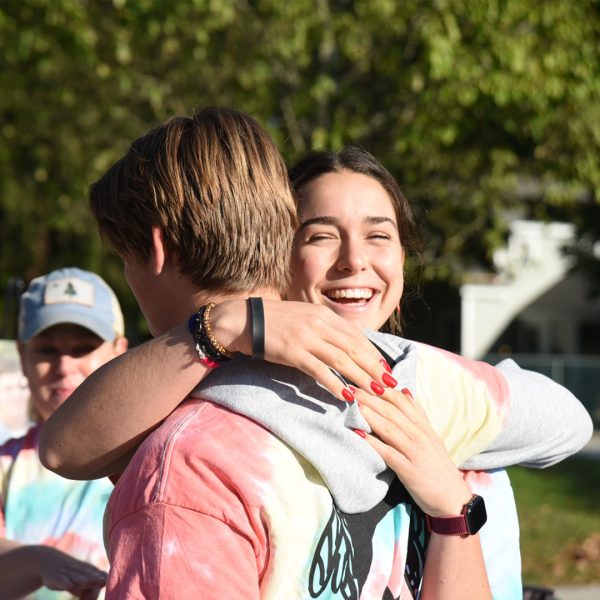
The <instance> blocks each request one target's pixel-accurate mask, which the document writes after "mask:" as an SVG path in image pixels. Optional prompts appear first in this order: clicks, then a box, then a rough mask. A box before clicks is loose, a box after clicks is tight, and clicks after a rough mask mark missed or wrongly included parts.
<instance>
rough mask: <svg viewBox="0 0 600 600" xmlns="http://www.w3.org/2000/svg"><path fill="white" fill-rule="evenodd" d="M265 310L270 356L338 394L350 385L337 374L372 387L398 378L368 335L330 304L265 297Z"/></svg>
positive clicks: (266, 336) (266, 352) (382, 389)
mask: <svg viewBox="0 0 600 600" xmlns="http://www.w3.org/2000/svg"><path fill="white" fill-rule="evenodd" d="M264 310H265V358H266V359H267V360H269V361H271V362H275V363H279V364H286V365H289V366H293V367H295V368H297V369H300V370H302V371H304V372H305V373H307V374H308V375H310V376H311V377H313V378H315V379H316V380H317V381H318V382H319V383H320V384H321V385H323V386H324V387H325V388H327V389H328V390H329V391H331V392H332V393H333V394H335V396H336V397H337V398H339V399H346V398H343V397H342V394H341V392H342V389H347V386H345V385H344V383H343V382H342V381H340V383H341V386H342V387H341V388H340V383H336V382H335V381H334V378H335V377H336V375H335V373H338V374H339V375H341V376H342V377H343V378H344V379H346V380H347V381H348V382H352V384H354V385H355V386H356V387H360V388H363V389H365V390H368V391H372V390H373V389H374V388H375V389H377V390H380V391H382V392H383V391H384V390H385V389H386V387H389V386H391V385H393V384H394V383H395V381H394V380H393V377H392V376H391V374H390V373H389V372H388V371H389V368H388V367H386V363H385V361H384V360H383V358H382V357H381V355H380V354H379V352H378V351H377V349H376V348H375V346H374V345H373V344H372V343H371V342H370V341H369V340H368V338H367V337H366V336H365V335H364V334H363V333H362V332H361V331H360V330H359V329H358V328H357V327H356V326H355V325H353V324H352V323H349V322H348V321H346V320H345V319H342V318H341V317H339V316H338V315H336V314H335V313H334V312H333V311H331V310H330V309H328V308H327V307H324V306H318V305H311V304H305V303H302V302H278V301H266V300H265V301H264ZM315 361H316V362H315ZM331 370H333V371H334V372H335V373H331Z"/></svg>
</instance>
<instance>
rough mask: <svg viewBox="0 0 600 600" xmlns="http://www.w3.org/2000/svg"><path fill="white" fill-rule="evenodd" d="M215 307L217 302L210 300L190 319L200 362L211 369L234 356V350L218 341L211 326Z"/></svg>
mask: <svg viewBox="0 0 600 600" xmlns="http://www.w3.org/2000/svg"><path fill="white" fill-rule="evenodd" d="M214 307H215V303H214V302H210V303H209V304H207V305H206V306H202V307H201V308H200V309H199V310H198V312H196V313H194V314H193V315H192V316H191V317H190V318H189V320H188V329H189V331H190V333H191V334H192V336H193V338H194V342H196V351H197V352H198V356H199V357H200V362H201V363H203V364H205V365H206V366H207V367H209V368H211V369H214V368H216V367H218V366H219V365H220V364H221V363H222V362H224V361H226V360H229V359H230V358H232V357H233V352H230V351H229V350H227V348H225V347H224V346H222V345H221V344H219V342H217V340H216V339H215V336H214V335H213V332H212V329H211V328H210V311H211V310H212V309H213V308H214Z"/></svg>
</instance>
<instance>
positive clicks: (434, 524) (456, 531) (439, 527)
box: [425, 515, 469, 535]
mask: <svg viewBox="0 0 600 600" xmlns="http://www.w3.org/2000/svg"><path fill="white" fill-rule="evenodd" d="M425 518H426V520H427V527H428V528H429V531H433V532H434V533H440V534H442V535H467V533H469V530H468V529H467V519H466V517H465V515H458V516H456V517H430V516H429V515H425Z"/></svg>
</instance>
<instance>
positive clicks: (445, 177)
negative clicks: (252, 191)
mask: <svg viewBox="0 0 600 600" xmlns="http://www.w3.org/2000/svg"><path fill="white" fill-rule="evenodd" d="M599 32H600V5H599V3H598V2H597V0H580V1H579V2H537V1H535V0H472V1H470V2H463V1H462V0H404V1H403V2H396V1H395V0H354V1H352V0H290V1H289V2H281V1H280V0H219V1H216V0H169V1H167V0H135V1H126V0H112V1H108V0H95V1H93V0H87V1H86V0H5V1H4V2H2V3H0V89H1V90H2V93H1V94H0V139H1V141H2V143H1V144H0V239H1V243H2V253H1V257H0V284H2V285H4V286H5V285H6V282H7V280H8V277H10V276H15V275H20V276H22V277H24V278H25V279H29V278H30V277H32V276H33V275H35V274H38V273H40V272H42V271H46V270H48V269H50V268H53V267H56V266H60V265H65V264H73V263H77V264H78V265H80V266H83V267H87V268H91V269H94V270H97V271H99V272H100V273H102V274H103V275H105V276H106V277H107V279H108V280H109V281H111V283H113V285H115V287H116V288H117V289H118V291H119V292H120V294H121V296H122V297H124V298H125V299H126V303H127V305H128V307H129V308H128V310H129V312H130V314H132V315H133V314H136V313H135V312H134V304H133V301H132V299H131V295H130V294H129V293H128V292H127V291H126V286H125V285H124V282H123V279H122V277H121V275H120V266H119V265H118V264H117V263H116V262H115V261H114V260H113V259H110V258H109V259H107V257H106V254H105V252H104V250H103V249H102V247H101V244H100V241H99V240H98V237H97V235H96V232H95V228H94V226H93V223H92V222H91V219H90V217H89V216H88V213H87V207H86V202H85V196H86V190H87V187H88V185H89V183H90V182H91V181H93V180H94V179H95V178H96V177H97V176H98V175H99V174H100V173H101V172H102V171H103V170H104V169H106V167H108V166H109V165H110V164H111V162H112V161H113V160H114V159H115V158H117V157H118V156H119V155H120V154H121V153H122V152H123V151H124V150H125V148H126V144H127V143H128V142H129V141H130V140H131V139H132V138H133V137H135V136H137V135H139V134H141V133H142V132H144V131H145V130H147V129H148V128H150V127H151V126H152V125H153V124H155V123H156V122H158V121H160V120H162V119H164V118H166V117H168V116H169V115H172V114H174V113H190V112H191V111H192V110H193V109H194V108H195V107H197V106H202V105H207V104H228V105H233V106H236V107H238V108H240V109H242V110H245V111H247V112H249V113H251V114H253V115H255V116H256V117H257V118H258V119H259V120H260V121H261V122H263V123H264V124H265V125H266V126H267V127H268V128H269V129H270V131H271V132H272V133H273V135H274V136H275V138H276V140H277V141H278V143H279V145H280V147H281V149H282V151H283V153H284V155H285V157H286V158H287V159H288V160H293V159H295V158H297V157H298V156H299V155H300V154H302V153H303V152H305V151H306V150H308V149H311V148H323V147H333V148H339V147H341V146H343V145H346V144H359V145H362V146H364V147H366V148H368V149H369V150H371V151H373V152H374V153H375V154H376V155H377V156H378V157H380V158H381V159H382V160H383V162H384V163H385V164H386V165H387V166H388V167H389V168H390V170H391V171H392V172H393V173H394V174H395V175H396V176H397V177H398V179H399V180H400V182H401V183H402V185H403V187H404V189H405V191H406V192H407V194H408V196H409V197H410V198H411V199H412V200H413V203H414V205H415V207H416V210H417V212H418V214H419V216H420V218H421V221H422V223H423V224H424V227H425V229H426V232H427V248H428V250H427V253H426V269H425V276H426V278H427V279H428V280H436V279H437V280H439V279H444V280H449V281H451V282H457V281H458V280H459V278H460V276H461V274H462V273H463V272H464V270H465V268H481V267H486V265H487V262H488V260H489V256H490V255H491V254H490V253H491V251H492V250H493V248H495V247H496V246H497V245H498V244H500V243H501V242H502V241H503V236H504V234H505V230H506V223H507V220H508V219H509V218H510V217H512V216H514V215H515V214H518V215H520V216H529V217H536V218H544V217H546V216H548V215H549V214H558V215H563V214H569V212H573V207H579V206H581V205H582V204H583V205H589V206H594V205H595V203H596V201H597V198H598V190H599V189H600V166H599V164H598V160H597V157H598V155H599V154H600V153H599V152H598V150H599V145H600V104H599V103H598V101H597V99H598V98H599V97H600V65H599V58H598V57H599V53H598V45H599V40H600V35H599ZM589 236H590V237H591V239H592V241H593V240H594V239H595V237H594V236H596V233H594V232H590V234H589Z"/></svg>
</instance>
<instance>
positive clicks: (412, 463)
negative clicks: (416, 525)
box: [357, 390, 471, 517]
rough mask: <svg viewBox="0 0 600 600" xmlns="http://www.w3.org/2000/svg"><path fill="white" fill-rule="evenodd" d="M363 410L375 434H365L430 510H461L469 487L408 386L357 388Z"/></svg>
mask: <svg viewBox="0 0 600 600" xmlns="http://www.w3.org/2000/svg"><path fill="white" fill-rule="evenodd" d="M357 399H358V400H359V402H360V406H361V413H362V414H363V416H364V417H365V419H366V420H367V422H368V423H369V425H370V426H371V429H372V430H373V433H374V434H375V435H369V434H366V433H364V432H360V434H361V435H362V434H363V433H364V436H365V439H366V440H367V441H368V442H369V444H371V446H372V447H373V448H374V449H375V450H376V451H377V452H378V454H379V455H380V456H381V457H382V458H383V460H384V461H385V462H386V464H387V465H388V466H389V467H390V468H391V469H393V470H394V472H395V473H396V475H397V476H398V478H399V479H400V480H401V481H402V483H403V484H404V486H405V487H406V489H407V490H408V492H409V493H410V495H411V496H412V497H413V498H414V500H415V502H416V503H417V504H418V505H419V506H420V507H421V509H422V510H423V512H425V513H426V514H428V515H431V516H436V517H441V516H451V515H458V514H460V511H461V509H462V507H463V505H464V504H465V503H466V502H468V500H469V498H470V497H471V492H470V491H469V488H468V487H467V485H466V483H465V482H464V480H463V477H462V474H461V472H460V471H459V469H458V468H457V467H456V466H455V465H454V463H453V462H452V460H451V459H450V457H449V456H448V453H447V452H446V449H445V448H444V445H443V443H442V440H441V439H440V437H439V436H438V435H437V434H436V432H435V431H434V430H433V428H432V427H431V425H430V423H429V420H428V419H427V416H426V415H425V412H424V411H423V409H422V408H421V407H420V406H419V405H417V404H416V402H415V401H414V399H413V397H412V395H411V393H410V392H409V391H408V390H402V391H401V392H400V391H397V390H386V391H385V393H384V394H383V395H382V396H371V395H367V394H357Z"/></svg>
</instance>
